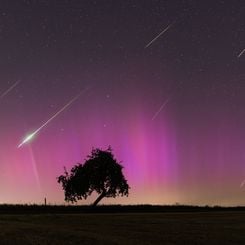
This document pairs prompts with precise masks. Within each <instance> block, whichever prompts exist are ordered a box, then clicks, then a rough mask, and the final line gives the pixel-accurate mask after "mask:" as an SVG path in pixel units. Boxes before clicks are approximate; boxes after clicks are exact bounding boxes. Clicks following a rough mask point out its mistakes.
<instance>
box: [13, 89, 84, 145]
mask: <svg viewBox="0 0 245 245" xmlns="http://www.w3.org/2000/svg"><path fill="white" fill-rule="evenodd" d="M87 90H88V88H85V89H84V90H82V91H81V92H80V93H79V94H78V95H76V96H75V97H74V98H73V99H72V100H70V101H69V102H68V103H67V104H66V105H65V106H63V107H62V108H61V109H60V110H59V111H57V112H56V113H55V114H54V115H53V116H52V117H51V118H49V119H48V120H47V121H46V122H45V123H43V124H42V125H41V126H40V127H39V128H38V129H36V130H35V131H34V132H33V133H31V134H29V135H27V136H26V137H25V138H24V140H23V141H22V142H21V143H20V144H19V145H18V148H20V147H21V146H23V145H24V144H26V143H28V142H29V141H30V140H32V139H33V138H34V137H35V135H36V134H37V133H38V132H39V131H41V130H42V129H43V128H44V127H45V126H46V125H47V124H49V123H50V122H51V121H53V120H54V119H55V118H56V117H57V116H58V115H59V114H60V113H62V112H63V111H64V110H65V109H66V108H68V107H69V106H70V105H71V104H72V103H73V102H74V101H76V100H77V99H78V98H79V97H80V96H81V95H82V94H83V93H84V92H85V91H87Z"/></svg>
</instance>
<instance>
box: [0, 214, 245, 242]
mask: <svg viewBox="0 0 245 245" xmlns="http://www.w3.org/2000/svg"><path fill="white" fill-rule="evenodd" d="M0 244H245V212H244V211H211V212H209V211H205V212H199V211H195V212H160V213H158V212H146V213H142V212H121V213H116V212H112V213H103V212H102V213H99V212H96V213H92V212H90V213H84V212H83V213H63V214H58V213H52V214H51V213H45V212H43V213H36V214H33V213H28V212H25V213H23V214H20V213H15V214H0Z"/></svg>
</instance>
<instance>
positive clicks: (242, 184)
mask: <svg viewBox="0 0 245 245" xmlns="http://www.w3.org/2000/svg"><path fill="white" fill-rule="evenodd" d="M244 185H245V180H243V181H242V183H241V184H240V188H242V187H243V186H244Z"/></svg>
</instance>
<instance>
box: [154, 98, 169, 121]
mask: <svg viewBox="0 0 245 245" xmlns="http://www.w3.org/2000/svg"><path fill="white" fill-rule="evenodd" d="M170 97H171V96H169V97H168V98H167V99H166V100H165V101H164V102H163V104H162V105H161V106H160V108H159V109H158V110H157V111H156V113H155V114H154V116H153V117H152V119H151V120H152V121H154V120H155V119H156V117H157V116H158V114H159V113H160V112H161V111H162V109H163V108H164V107H165V106H166V105H167V104H168V102H169V100H170Z"/></svg>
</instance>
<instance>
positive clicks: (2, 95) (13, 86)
mask: <svg viewBox="0 0 245 245" xmlns="http://www.w3.org/2000/svg"><path fill="white" fill-rule="evenodd" d="M20 82H21V81H20V80H17V81H16V82H15V83H14V84H13V85H12V86H11V87H9V88H8V89H7V90H6V91H5V92H4V93H2V94H1V95H0V98H1V99H2V98H3V97H5V96H6V95H7V94H8V93H9V92H10V91H11V90H12V89H14V88H15V87H16V86H17V85H18V84H19V83H20Z"/></svg>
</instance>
